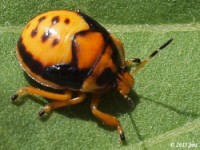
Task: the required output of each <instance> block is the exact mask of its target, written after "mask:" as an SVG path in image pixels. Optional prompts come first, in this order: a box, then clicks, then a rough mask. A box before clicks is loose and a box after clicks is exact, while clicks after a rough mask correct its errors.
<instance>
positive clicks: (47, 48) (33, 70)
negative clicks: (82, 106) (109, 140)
mask: <svg viewBox="0 0 200 150" xmlns="http://www.w3.org/2000/svg"><path fill="white" fill-rule="evenodd" d="M170 42H171V40H170V41H168V42H167V43H166V44H164V45H163V46H162V47H161V48H160V49H162V48H164V47H165V46H166V45H168V44H169V43H170ZM158 51H159V50H157V51H154V53H153V54H154V55H155V54H156V53H157V52H158ZM154 55H150V57H149V58H151V57H153V56H154ZM17 57H18V60H19V62H20V63H21V65H22V67H23V68H24V70H25V72H26V73H27V74H28V75H29V76H30V77H31V78H33V79H34V80H36V81H37V82H39V83H40V84H42V85H45V86H48V87H51V88H54V89H60V90H63V91H65V92H64V94H58V93H52V92H48V91H43V90H40V89H38V88H34V87H24V88H22V89H20V90H19V91H18V92H17V94H15V95H13V96H12V100H13V101H14V100H15V99H16V98H17V97H18V96H20V95H21V94H23V93H25V92H28V93H30V94H36V95H40V96H43V97H46V98H50V99H53V101H52V103H50V104H48V105H47V106H45V107H44V109H43V110H42V111H41V112H40V113H39V114H40V116H42V115H43V114H44V113H47V112H49V111H51V110H53V109H56V108H59V107H64V106H67V105H74V104H77V103H80V102H81V101H83V100H84V99H85V97H86V93H92V94H93V97H92V102H91V110H92V113H93V114H94V115H95V116H96V117H97V118H98V119H100V120H101V121H102V122H104V123H105V124H107V125H109V126H112V127H115V128H116V129H117V130H118V132H119V134H120V138H121V140H125V136H124V133H123V130H122V127H121V125H120V123H119V121H118V120H117V119H116V118H115V117H113V116H111V115H109V114H106V113H103V112H101V111H99V110H98V108H97V107H98V104H99V100H100V99H99V98H100V94H101V93H104V92H107V91H108V90H110V89H116V90H117V91H119V93H120V94H122V95H123V96H124V98H125V99H128V100H130V98H129V97H128V94H129V92H130V90H131V89H132V86H133V84H134V79H133V77H132V75H131V74H130V73H129V72H128V69H127V65H128V64H130V62H129V61H125V54H124V49H123V45H122V43H121V41H120V40H119V39H117V38H115V37H114V36H112V35H111V34H110V33H109V32H108V31H107V30H106V29H105V28H104V27H102V26H101V25H100V24H99V23H98V22H96V21H95V20H94V19H92V18H90V17H89V16H87V15H85V14H83V13H81V12H76V11H68V10H56V11H49V12H46V13H43V14H40V15H38V16H36V17H35V18H33V19H32V20H31V21H30V22H29V23H28V24H27V25H26V26H25V28H24V30H23V31H22V34H21V36H20V38H19V41H18V44H17ZM147 62H148V60H146V61H145V63H141V64H140V65H139V66H138V67H139V68H141V67H143V66H144V64H146V63H147ZM136 69H137V68H136ZM138 70H139V69H138ZM73 92H77V94H78V96H77V97H73V95H72V93H73Z"/></svg>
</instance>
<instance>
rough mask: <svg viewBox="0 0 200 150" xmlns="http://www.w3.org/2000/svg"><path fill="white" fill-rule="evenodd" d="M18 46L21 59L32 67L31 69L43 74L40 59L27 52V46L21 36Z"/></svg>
mask: <svg viewBox="0 0 200 150" xmlns="http://www.w3.org/2000/svg"><path fill="white" fill-rule="evenodd" d="M17 48H18V52H19V55H20V57H21V59H22V60H23V62H24V63H25V64H26V65H27V66H28V67H29V68H30V70H31V71H32V72H34V73H36V74H41V72H42V70H43V66H42V64H41V63H40V62H39V61H37V60H35V59H33V56H32V54H30V53H29V52H27V48H26V46H25V45H24V44H23V39H22V38H21V37H20V38H19V41H18V43H17Z"/></svg>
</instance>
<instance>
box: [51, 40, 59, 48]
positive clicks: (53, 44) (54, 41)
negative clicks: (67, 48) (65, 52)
mask: <svg viewBox="0 0 200 150" xmlns="http://www.w3.org/2000/svg"><path fill="white" fill-rule="evenodd" d="M59 41H60V40H59V39H54V40H53V42H52V46H56V45H57V44H58V43H59Z"/></svg>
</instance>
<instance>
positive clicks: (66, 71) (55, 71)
mask: <svg viewBox="0 0 200 150" xmlns="http://www.w3.org/2000/svg"><path fill="white" fill-rule="evenodd" d="M87 73H88V70H87V69H85V70H80V69H78V68H77V67H75V66H72V65H71V64H58V65H54V66H51V67H48V68H46V69H45V71H44V74H43V75H42V77H43V78H45V79H47V80H49V81H51V82H54V83H56V84H59V85H61V86H63V87H69V88H70V89H74V90H79V89H80V88H81V86H82V84H83V82H84V79H85V77H86V76H87Z"/></svg>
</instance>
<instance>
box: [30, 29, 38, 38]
mask: <svg viewBox="0 0 200 150" xmlns="http://www.w3.org/2000/svg"><path fill="white" fill-rule="evenodd" d="M37 32H38V30H37V28H35V29H33V31H32V32H31V37H35V36H36V35H37Z"/></svg>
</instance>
